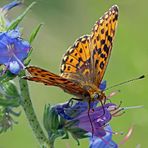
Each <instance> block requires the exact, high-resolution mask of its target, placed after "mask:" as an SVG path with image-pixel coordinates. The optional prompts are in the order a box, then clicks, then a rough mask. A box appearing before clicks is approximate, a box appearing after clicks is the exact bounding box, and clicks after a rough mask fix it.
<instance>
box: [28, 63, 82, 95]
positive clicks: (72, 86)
mask: <svg viewBox="0 0 148 148" xmlns="http://www.w3.org/2000/svg"><path fill="white" fill-rule="evenodd" d="M26 69H27V71H28V72H29V74H30V76H27V77H25V79H27V80H30V81H36V82H40V83H43V84H45V85H49V86H57V87H60V88H62V89H63V90H64V91H66V92H67V93H70V94H73V95H76V96H82V95H83V94H85V92H84V90H83V89H82V88H81V87H80V85H79V84H78V83H76V82H73V81H70V80H68V79H65V78H63V77H61V76H58V75H56V74H53V73H51V72H49V71H47V70H44V69H41V68H39V67H35V66H30V67H27V68H26Z"/></svg>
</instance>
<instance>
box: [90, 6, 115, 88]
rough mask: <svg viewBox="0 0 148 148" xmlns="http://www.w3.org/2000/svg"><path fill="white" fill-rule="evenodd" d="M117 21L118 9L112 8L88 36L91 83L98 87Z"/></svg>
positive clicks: (109, 52)
mask: <svg viewBox="0 0 148 148" xmlns="http://www.w3.org/2000/svg"><path fill="white" fill-rule="evenodd" d="M117 19H118V7H117V6H112V7H111V8H110V9H109V11H108V12H106V13H105V14H104V15H103V17H101V18H100V19H99V20H98V21H97V22H96V24H95V25H94V27H93V29H92V33H91V36H90V50H91V64H92V67H93V68H92V70H93V83H95V84H96V85H97V86H99V85H100V83H101V81H102V78H103V76H104V73H105V70H106V67H107V64H108V60H109V57H110V54H111V49H112V45H113V39H114V36H115V30H116V26H117Z"/></svg>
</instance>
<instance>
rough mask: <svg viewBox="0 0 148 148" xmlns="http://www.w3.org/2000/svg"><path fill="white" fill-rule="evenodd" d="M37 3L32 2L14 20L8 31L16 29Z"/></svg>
mask: <svg viewBox="0 0 148 148" xmlns="http://www.w3.org/2000/svg"><path fill="white" fill-rule="evenodd" d="M35 3H36V2H32V3H31V4H30V5H29V6H28V7H27V9H26V10H25V11H24V12H23V13H22V14H21V15H19V16H18V17H17V18H16V19H15V20H14V21H12V22H11V24H10V26H9V27H8V28H7V31H9V30H12V29H15V28H16V27H17V26H18V24H19V23H20V22H21V21H22V20H23V18H24V16H25V15H26V14H27V12H28V11H29V10H30V9H31V8H32V6H33V5H34V4H35Z"/></svg>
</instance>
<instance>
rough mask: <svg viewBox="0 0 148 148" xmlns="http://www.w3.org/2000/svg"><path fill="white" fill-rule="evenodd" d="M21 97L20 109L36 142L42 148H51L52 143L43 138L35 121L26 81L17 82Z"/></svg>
mask: <svg viewBox="0 0 148 148" xmlns="http://www.w3.org/2000/svg"><path fill="white" fill-rule="evenodd" d="M19 85H20V91H21V97H22V107H23V109H24V111H25V114H26V117H27V119H28V121H29V124H30V126H31V128H32V130H33V132H34V135H35V137H36V139H37V140H38V142H39V144H40V145H41V146H42V147H44V148H49V147H50V148H53V147H54V146H53V143H51V142H50V141H49V140H48V138H47V137H46V136H45V134H44V132H43V130H42V128H41V126H40V123H39V121H38V119H37V116H36V114H35V111H34V109H33V106H32V102H31V99H30V95H29V89H28V83H27V81H26V80H24V79H21V78H20V80H19Z"/></svg>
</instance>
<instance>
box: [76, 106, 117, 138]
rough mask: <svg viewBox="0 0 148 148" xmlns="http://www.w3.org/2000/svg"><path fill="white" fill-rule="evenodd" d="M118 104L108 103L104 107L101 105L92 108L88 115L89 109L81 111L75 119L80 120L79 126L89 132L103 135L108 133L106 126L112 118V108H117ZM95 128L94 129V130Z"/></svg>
mask: <svg viewBox="0 0 148 148" xmlns="http://www.w3.org/2000/svg"><path fill="white" fill-rule="evenodd" d="M115 107H116V105H115V104H112V103H107V104H105V105H104V106H103V107H102V106H99V107H96V108H94V110H93V111H91V110H90V112H89V116H88V110H87V111H84V112H83V113H81V114H80V115H79V116H77V117H76V118H75V119H74V120H78V123H77V125H76V126H77V127H79V128H81V129H84V130H85V131H87V132H93V133H92V134H93V135H94V136H97V137H103V136H105V135H106V131H105V129H104V127H105V126H106V124H107V123H109V121H110V120H111V118H112V115H111V113H110V108H115ZM90 122H91V123H92V124H91V123H90ZM92 130H93V131H92Z"/></svg>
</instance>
